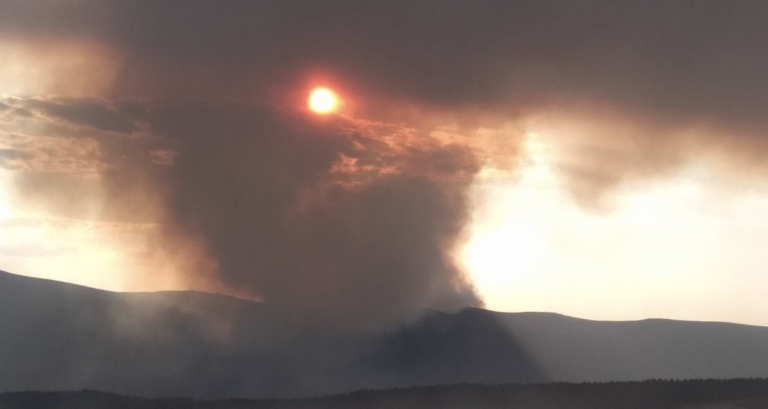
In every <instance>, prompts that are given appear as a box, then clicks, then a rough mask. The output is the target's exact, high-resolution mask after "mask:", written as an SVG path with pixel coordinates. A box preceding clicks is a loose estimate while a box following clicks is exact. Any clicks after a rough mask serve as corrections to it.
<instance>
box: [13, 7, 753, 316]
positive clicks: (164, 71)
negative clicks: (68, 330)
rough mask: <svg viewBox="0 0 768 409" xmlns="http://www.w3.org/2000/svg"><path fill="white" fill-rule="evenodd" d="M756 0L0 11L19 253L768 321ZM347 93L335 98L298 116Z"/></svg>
mask: <svg viewBox="0 0 768 409" xmlns="http://www.w3.org/2000/svg"><path fill="white" fill-rule="evenodd" d="M766 19H768V3H766V2H764V1H748V0H743V1H724V0H723V1H706V0H689V1H674V0H672V1H669V0H667V1H642V2H638V1H634V0H633V1H622V0H619V1H594V0H592V1H578V0H563V1H547V2H541V1H510V0H504V1H481V2H477V1H456V0H447V1H446V0H441V1H436V0H425V1H419V2H392V1H384V0H382V1H352V0H347V1H342V0H339V1H323V2H320V1H314V0H303V1H293V0H281V1H240V0H238V1H212V0H211V1H200V0H192V1H186V2H183V4H182V3H181V2H172V1H165V0H161V1H152V2H133V1H114V0H64V1H62V0H35V1H29V0H4V1H3V2H2V3H0V186H2V189H1V190H0V269H3V270H7V271H11V272H15V273H18V274H25V275H30V276H37V277H47V278H54V279H57V280H63V281H71V282H75V283H80V284H85V285H89V286H95V287H99V288H106V289H110V290H131V291H132V290H161V289H187V288H193V289H201V290H207V291H218V292H225V293H230V294H236V295H240V296H246V297H253V298H258V299H262V300H264V301H267V302H270V303H272V304H276V305H280V306H282V307H283V308H286V309H288V310H290V311H293V312H294V313H295V316H297V317H302V319H306V320H311V321H317V322H332V323H340V324H345V325H346V324H351V325H374V326H375V325H380V324H387V323H392V322H397V321H399V320H403V319H407V318H410V317H413V316H415V315H416V314H418V312H419V311H421V310H422V309H423V308H438V309H446V310H450V309H454V308H459V307H462V306H467V305H474V306H481V305H483V303H485V306H486V307H487V308H489V309H495V310H503V311H553V312H559V313H563V314H567V315H574V316H578V317H585V318H592V319H639V318H646V317H667V318H678V319H693V320H720V321H734V322H743V323H753V324H761V325H768V309H766V308H765V302H764V301H763V300H764V298H765V295H766V291H768V290H766V289H768V275H767V274H766V271H765V268H766V266H768V253H767V252H766V251H765V250H764V243H765V242H766V241H768V168H767V167H766V165H765V161H764V158H765V156H766V154H768V134H766V133H767V132H768V113H766V107H768V87H766V85H765V84H766V74H765V73H766V72H768V48H766V44H768V28H766V25H765V21H766ZM318 86H324V87H328V88H330V89H332V90H334V91H335V92H336V93H337V94H338V96H339V97H340V98H341V100H342V103H341V105H340V107H339V108H338V110H337V112H335V113H333V114H330V115H318V114H316V113H313V112H311V111H310V110H308V108H307V97H308V95H309V93H310V91H311V90H312V89H313V88H315V87H318Z"/></svg>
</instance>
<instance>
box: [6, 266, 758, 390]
mask: <svg viewBox="0 0 768 409" xmlns="http://www.w3.org/2000/svg"><path fill="white" fill-rule="evenodd" d="M52 283H55V284H52ZM0 328H4V329H5V330H4V331H2V332H0V362H2V363H3V367H4V371H0V392H6V391H20V390H79V389H94V390H104V391H109V392H115V393H121V394H127V395H137V396H147V397H162V396H190V397H194V398H224V397H248V398H292V397H307V396H321V395H329V394H334V393H344V392H350V391H354V390H359V389H388V388H407V387H412V386H420V385H439V384H452V383H481V384H482V383H486V384H493V383H544V382H552V381H558V382H600V381H634V380H643V379H652V378H655V379H690V378H749V377H758V378H759V377H768V327H761V326H750V325H744V324H734V323H721V322H706V321H677V320H667V319H645V320H638V321H595V320H587V319H582V318H574V317H569V316H566V315H562V314H557V313H546V312H525V313H500V312H493V311H488V310H483V309H476V308H468V309H464V310H461V311H458V312H455V313H443V312H434V311H432V312H427V313H425V314H424V315H423V316H421V317H420V318H418V319H417V320H415V321H413V322H409V323H404V324H402V325H399V326H397V327H394V328H390V329H387V330H381V331H367V332H366V331H347V332H338V333H336V332H333V331H326V332H322V331H320V332H318V331H315V330H312V329H306V328H301V327H296V326H293V325H292V324H291V323H290V322H289V320H286V319H285V317H283V316H282V315H281V312H280V311H279V310H278V309H276V308H271V307H269V306H268V305H266V304H263V303H259V302H254V301H248V300H243V299H239V298H234V297H228V296H222V295H216V294H208V293H202V292H183V291H181V292H177V291H172V292H146V293H117V292H108V291H103V290H98V289H93V288H90V287H85V286H77V285H72V284H68V283H62V282H57V281H55V280H43V279H35V278H29V277H23V276H16V275H13V274H10V273H6V274H0Z"/></svg>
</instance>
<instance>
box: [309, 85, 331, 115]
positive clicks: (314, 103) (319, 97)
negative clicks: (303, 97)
mask: <svg viewBox="0 0 768 409" xmlns="http://www.w3.org/2000/svg"><path fill="white" fill-rule="evenodd" d="M307 102H308V103H309V109H310V110H312V112H314V113H316V114H320V115H325V114H331V113H334V112H336V110H337V109H338V108H339V97H338V96H337V95H336V93H334V92H333V91H331V90H330V89H328V88H315V89H313V90H312V92H311V93H310V94H309V100H308V101H307Z"/></svg>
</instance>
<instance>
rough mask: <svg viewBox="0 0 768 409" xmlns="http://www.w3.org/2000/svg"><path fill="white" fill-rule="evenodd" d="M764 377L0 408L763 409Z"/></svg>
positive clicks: (58, 398) (766, 396)
mask: <svg viewBox="0 0 768 409" xmlns="http://www.w3.org/2000/svg"><path fill="white" fill-rule="evenodd" d="M767 404H768V380H766V379H732V380H688V381H662V380H651V381H642V382H611V383H582V384H571V383H552V384H537V385H518V384H508V385H477V384H461V385H441V386H432V387H414V388H407V389H395V390H383V391H360V392H354V393H350V394H345V395H337V396H328V397H322V398H308V399H292V400H247V399H226V400H196V399H190V398H162V399H146V398H137V397H129V396H122V395H117V394H111V393H104V392H97V391H88V390H85V391H80V392H14V393H4V394H0V408H1V409H70V408H71V409H118V408H119V409H150V408H151V409H347V408H348V409H390V408H398V409H430V408H440V409H466V408H472V409H510V408H511V409H515V408H521V409H522V408H525V409H616V408H622V409H739V408H741V409H764V408H766V407H768V406H766V405H767Z"/></svg>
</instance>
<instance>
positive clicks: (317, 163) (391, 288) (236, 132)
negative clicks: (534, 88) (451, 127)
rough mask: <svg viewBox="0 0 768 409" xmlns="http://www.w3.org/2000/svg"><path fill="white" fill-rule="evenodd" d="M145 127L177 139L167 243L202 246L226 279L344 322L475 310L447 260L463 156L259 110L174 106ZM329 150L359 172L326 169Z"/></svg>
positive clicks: (311, 315)
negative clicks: (199, 240)
mask: <svg viewBox="0 0 768 409" xmlns="http://www.w3.org/2000/svg"><path fill="white" fill-rule="evenodd" d="M156 126H157V128H156V129H157V130H158V132H161V133H163V134H164V135H167V136H169V137H170V138H173V139H176V140H179V141H180V144H179V146H180V148H179V157H178V160H177V161H176V163H175V166H174V168H173V170H172V172H171V173H172V176H171V178H172V181H171V186H172V189H173V192H172V199H171V202H170V204H169V218H168V220H167V222H169V224H170V226H172V227H171V230H170V231H169V232H170V234H171V235H172V236H173V237H171V238H172V239H177V238H178V237H179V236H180V237H182V238H183V237H187V236H189V235H190V234H200V235H201V236H202V237H204V238H205V242H206V244H207V246H208V247H207V248H208V250H209V251H210V252H211V255H212V256H213V257H214V258H215V260H216V261H217V262H218V271H219V273H220V276H221V279H222V280H224V282H225V284H228V285H230V286H233V287H236V288H248V289H252V290H253V291H254V292H255V294H256V295H258V296H259V297H260V298H262V299H264V300H265V301H267V302H269V303H271V304H275V305H279V306H281V307H283V308H284V309H286V310H288V311H290V312H291V313H294V314H296V315H297V316H301V317H302V319H308V320H319V321H321V322H324V323H329V322H334V321H337V322H338V323H339V324H347V325H348V324H355V325H367V324H371V323H372V324H374V325H379V324H381V323H386V322H391V321H392V320H393V319H400V318H403V317H408V316H412V315H413V314H416V313H419V312H420V311H421V310H423V309H424V308H428V307H429V308H440V309H451V308H457V307H460V306H464V305H476V304H478V303H479V300H478V299H477V296H476V295H475V294H474V292H473V290H472V287H471V285H469V283H468V282H467V281H466V279H465V278H464V277H463V275H462V273H461V271H460V270H459V269H458V268H457V266H456V265H455V263H454V260H453V259H452V255H451V253H452V250H453V248H454V247H455V245H456V244H457V240H458V239H459V238H460V237H461V236H460V235H461V233H462V231H463V227H464V225H465V224H466V222H467V218H468V206H467V197H466V195H465V190H466V188H467V186H468V184H469V183H470V182H471V178H469V177H467V176H466V175H465V174H464V172H469V173H470V174H471V173H473V172H474V171H476V170H477V167H478V162H477V160H476V158H475V156H474V154H473V152H471V151H469V150H467V149H464V148H462V147H458V146H455V145H451V144H448V145H445V146H430V147H427V148H421V149H417V147H415V146H414V147H409V146H402V147H401V146H399V143H398V142H395V143H396V145H393V146H389V145H386V144H382V143H379V144H376V143H375V138H376V136H375V135H372V134H371V133H370V126H369V125H366V126H364V127H360V126H359V125H358V124H356V123H355V122H354V121H350V120H345V119H342V118H336V119H331V120H329V122H325V123H323V122H317V121H313V120H311V119H310V118H307V116H306V115H297V114H279V113H276V112H275V111H274V110H273V109H271V108H268V107H263V106H255V107H254V106H242V105H236V106H231V105H228V106H220V105H213V106H211V105H208V104H203V105H195V106H188V105H185V106H181V107H178V108H175V109H172V110H170V111H167V112H162V113H159V116H158V119H157V123H156ZM422 138H424V139H429V137H428V136H426V135H423V136H422ZM400 149H407V150H409V151H411V150H412V152H408V153H407V154H405V155H403V154H400V153H399V150H400ZM376 150H378V151H376ZM341 155H344V157H345V158H347V160H350V159H351V160H353V161H354V160H356V159H358V158H360V159H361V162H364V163H363V164H360V165H359V166H366V167H367V171H358V170H357V169H349V172H346V173H345V172H338V173H336V172H333V171H332V170H333V169H334V166H335V164H337V163H338V162H339V159H340V158H341ZM366 161H367V162H368V163H365V162H366ZM352 166H353V167H355V166H358V164H357V163H355V164H353V165H352Z"/></svg>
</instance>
